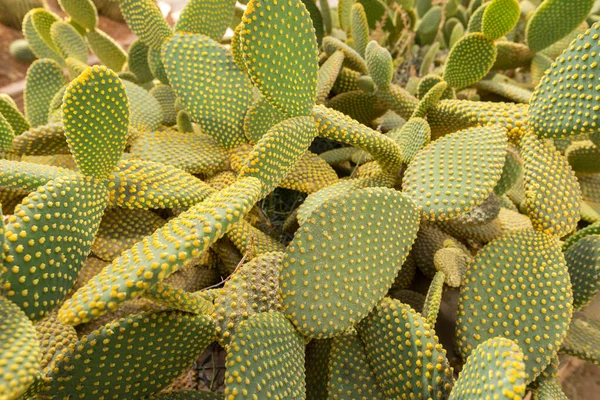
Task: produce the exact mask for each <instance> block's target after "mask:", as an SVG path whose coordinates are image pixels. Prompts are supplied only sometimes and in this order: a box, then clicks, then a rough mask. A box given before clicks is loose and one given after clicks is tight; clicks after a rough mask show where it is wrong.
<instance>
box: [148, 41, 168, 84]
mask: <svg viewBox="0 0 600 400" xmlns="http://www.w3.org/2000/svg"><path fill="white" fill-rule="evenodd" d="M161 54H162V50H161V49H153V48H150V49H149V50H148V67H149V68H150V71H151V72H152V75H154V77H155V78H156V79H158V80H159V81H160V82H161V83H163V84H165V85H169V84H170V82H169V77H168V76H167V71H165V66H164V64H163V61H162V56H161Z"/></svg>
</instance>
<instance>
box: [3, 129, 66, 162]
mask: <svg viewBox="0 0 600 400" xmlns="http://www.w3.org/2000/svg"><path fill="white" fill-rule="evenodd" d="M10 151H11V152H12V153H15V154H20V155H23V156H25V155H29V156H50V155H54V154H71V152H70V150H69V145H68V144H67V140H66V138H65V134H64V132H63V126H62V124H60V123H55V124H48V125H42V126H38V127H37V128H32V129H29V130H28V131H25V132H23V133H22V134H21V135H19V136H17V137H15V138H14V139H13V141H12V147H11V148H10Z"/></svg>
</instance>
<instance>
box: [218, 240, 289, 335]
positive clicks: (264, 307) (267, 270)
mask: <svg viewBox="0 0 600 400" xmlns="http://www.w3.org/2000/svg"><path fill="white" fill-rule="evenodd" d="M282 258H283V253H281V252H275V253H266V254H262V255H260V256H258V257H256V258H254V259H252V260H251V261H249V262H247V263H246V264H244V265H242V266H241V267H239V268H238V269H236V270H235V271H234V273H233V274H232V275H231V276H230V277H229V279H228V280H227V281H226V282H225V286H224V287H223V290H222V291H221V292H220V293H219V295H218V296H217V298H216V299H215V311H214V313H213V318H214V320H215V322H216V324H217V335H218V336H219V339H220V340H219V341H220V343H224V344H225V345H229V343H230V341H231V337H232V334H233V333H234V332H235V330H236V328H237V326H238V325H239V324H240V322H242V321H245V320H247V319H248V318H249V317H251V316H252V315H254V314H258V313H262V312H268V311H279V310H280V309H281V299H280V297H279V269H280V268H281V259H282Z"/></svg>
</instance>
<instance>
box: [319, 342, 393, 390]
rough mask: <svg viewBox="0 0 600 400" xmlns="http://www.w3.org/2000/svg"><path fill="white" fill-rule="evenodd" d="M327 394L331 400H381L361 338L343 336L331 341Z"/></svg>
mask: <svg viewBox="0 0 600 400" xmlns="http://www.w3.org/2000/svg"><path fill="white" fill-rule="evenodd" d="M327 382H328V385H327V392H328V394H329V397H328V398H330V399H346V400H354V399H356V400H359V399H365V398H370V399H382V398H384V397H383V395H382V394H381V391H380V389H379V386H378V384H377V381H376V379H375V375H374V374H373V371H372V370H371V367H370V366H369V361H368V359H367V354H366V353H365V349H364V346H363V344H362V343H361V341H360V339H359V337H358V335H357V334H356V333H355V332H354V333H351V334H341V335H338V336H336V337H335V338H333V339H332V343H331V350H330V353H329V376H328V379H327Z"/></svg>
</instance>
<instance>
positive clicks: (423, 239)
mask: <svg viewBox="0 0 600 400" xmlns="http://www.w3.org/2000/svg"><path fill="white" fill-rule="evenodd" d="M448 240H451V241H452V243H453V246H454V247H458V248H460V249H461V250H463V251H464V252H468V250H467V248H466V247H465V246H464V245H463V244H462V243H460V242H459V241H458V240H457V239H455V238H453V237H452V236H451V235H449V234H447V233H444V232H443V231H442V230H441V229H440V228H439V227H438V226H437V225H435V224H432V223H429V222H424V223H422V224H421V225H420V226H419V232H418V233H417V238H416V240H415V244H414V245H413V248H412V252H411V254H412V255H413V257H414V259H415V263H416V264H417V266H418V267H419V269H420V270H421V271H423V273H424V274H425V275H426V276H427V277H429V278H433V276H434V275H435V273H436V271H437V269H436V268H435V254H436V253H437V252H438V251H439V250H440V249H443V248H444V247H445V244H446V241H448Z"/></svg>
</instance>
